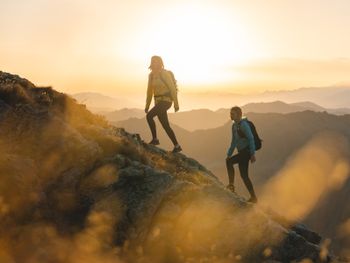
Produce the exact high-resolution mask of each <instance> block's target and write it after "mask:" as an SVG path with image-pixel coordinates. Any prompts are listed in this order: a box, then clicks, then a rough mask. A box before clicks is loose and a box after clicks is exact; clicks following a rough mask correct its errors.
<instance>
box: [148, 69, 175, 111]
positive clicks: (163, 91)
mask: <svg viewBox="0 0 350 263" xmlns="http://www.w3.org/2000/svg"><path fill="white" fill-rule="evenodd" d="M153 96H154V101H155V104H157V103H158V102H159V101H168V102H174V106H175V107H179V102H178V100H177V91H176V87H175V85H174V83H173V80H172V77H171V75H170V73H169V72H168V71H167V70H165V69H163V70H162V71H161V72H160V74H159V76H155V75H154V74H152V73H150V74H149V75H148V85H147V98H146V108H147V109H148V108H149V106H150V104H151V101H152V97H153Z"/></svg>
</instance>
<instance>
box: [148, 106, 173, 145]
mask: <svg viewBox="0 0 350 263" xmlns="http://www.w3.org/2000/svg"><path fill="white" fill-rule="evenodd" d="M171 104H172V103H171V102H168V101H159V102H157V103H156V105H155V106H154V107H153V108H152V109H151V110H150V111H149V112H148V113H147V115H146V118H147V122H148V125H149V127H150V129H151V132H152V138H153V139H156V138H157V130H156V123H155V122H154V120H153V118H154V117H155V116H158V119H159V121H160V123H161V124H162V126H163V128H164V130H165V131H166V133H167V134H168V136H169V138H170V140H171V141H172V142H173V144H174V145H177V144H178V143H177V140H176V136H175V133H174V131H173V130H172V129H171V127H170V125H169V120H168V114H167V110H168V109H169V108H170V107H171Z"/></svg>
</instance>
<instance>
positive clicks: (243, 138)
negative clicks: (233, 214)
mask: <svg viewBox="0 0 350 263" xmlns="http://www.w3.org/2000/svg"><path fill="white" fill-rule="evenodd" d="M230 117H231V120H233V121H234V122H233V124H232V141H231V145H230V147H229V149H228V151H227V157H226V168H227V174H228V178H229V184H228V185H227V187H226V188H227V189H229V190H231V191H232V192H234V191H235V186H234V178H235V170H234V168H233V165H234V164H238V168H239V171H240V175H241V177H242V179H243V182H244V184H245V186H246V187H247V189H248V191H249V193H250V199H248V202H251V203H257V201H258V199H257V197H256V194H255V191H254V188H253V184H252V182H251V181H250V179H249V176H248V167H249V161H250V162H252V163H254V162H255V161H256V158H255V151H256V150H258V149H260V148H261V139H260V138H259V136H258V134H257V132H256V129H255V126H254V124H253V123H252V122H251V121H249V120H248V119H247V118H242V110H241V108H240V107H237V106H235V107H232V108H231V110H230ZM235 148H237V150H238V153H237V154H235V155H233V156H232V154H233V151H234V150H235Z"/></svg>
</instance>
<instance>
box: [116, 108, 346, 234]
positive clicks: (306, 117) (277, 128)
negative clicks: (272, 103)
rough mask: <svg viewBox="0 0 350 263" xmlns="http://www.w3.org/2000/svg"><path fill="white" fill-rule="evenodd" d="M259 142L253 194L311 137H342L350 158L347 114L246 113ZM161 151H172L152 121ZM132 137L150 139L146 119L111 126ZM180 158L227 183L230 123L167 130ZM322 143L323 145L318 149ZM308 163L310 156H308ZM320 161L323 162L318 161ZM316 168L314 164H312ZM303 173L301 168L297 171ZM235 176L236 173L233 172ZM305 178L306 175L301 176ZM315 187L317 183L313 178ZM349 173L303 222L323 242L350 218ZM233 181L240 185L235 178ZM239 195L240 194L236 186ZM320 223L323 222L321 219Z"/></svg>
mask: <svg viewBox="0 0 350 263" xmlns="http://www.w3.org/2000/svg"><path fill="white" fill-rule="evenodd" d="M247 117H248V118H249V119H250V120H253V121H254V123H255V125H256V127H257V129H258V132H259V134H260V136H261V138H262V139H263V148H262V149H261V150H260V151H259V152H258V153H257V160H258V161H257V162H256V163H255V164H254V166H252V168H251V175H252V178H253V181H254V184H255V185H256V186H257V189H258V192H259V191H261V190H262V187H263V186H264V185H265V184H266V183H267V182H268V181H269V180H271V179H272V178H273V177H274V176H275V175H276V174H278V173H279V172H280V171H281V169H282V168H283V167H285V166H286V165H287V164H288V163H289V160H290V158H292V157H293V156H294V155H295V154H296V153H297V152H298V151H299V150H300V149H301V148H302V147H304V146H305V145H306V144H307V143H308V142H309V141H310V140H312V138H313V137H314V136H316V135H317V134H320V133H322V132H325V131H332V132H335V133H336V134H337V136H343V137H345V138H346V142H347V144H348V145H344V147H345V148H346V149H347V151H348V153H347V154H348V155H347V157H346V158H347V164H348V165H350V162H349V161H348V160H349V159H350V155H349V145H350V129H349V127H350V115H343V116H336V115H332V114H328V113H326V112H313V111H303V112H295V113H287V114H281V113H248V114H247ZM157 124H158V126H157V128H158V134H159V139H160V142H161V145H160V147H162V148H165V149H171V148H172V145H171V142H170V140H169V138H168V137H167V136H166V134H165V132H164V130H163V129H162V128H161V126H160V124H159V123H158V122H157ZM116 125H117V126H119V127H124V128H125V129H126V130H127V131H129V132H132V133H139V134H140V135H141V137H142V138H143V139H145V140H146V141H148V140H150V139H151V136H150V131H149V128H148V126H147V123H146V120H145V119H136V118H133V119H129V120H125V121H120V122H118V123H116ZM172 127H173V129H174V131H175V133H176V135H177V138H178V140H179V142H180V143H181V145H182V147H183V149H184V153H185V154H186V155H189V156H191V157H193V158H196V159H197V160H200V162H201V163H203V164H204V165H205V166H206V167H207V168H208V169H209V170H211V171H212V172H213V173H214V174H215V175H217V176H218V177H219V178H220V179H221V180H222V181H224V182H226V181H227V175H226V168H225V163H224V159H225V155H226V150H227V147H228V145H229V143H230V139H231V134H230V130H231V122H230V121H227V122H226V123H225V124H224V125H222V126H220V127H217V128H213V129H206V130H196V131H193V132H190V131H187V130H185V129H183V128H181V127H179V126H178V125H174V124H173V125H172ZM323 144H324V145H323ZM320 147H324V148H325V149H326V150H327V149H328V148H329V146H327V142H326V141H325V142H321V145H320ZM309 158H310V162H311V161H312V156H310V157H309ZM320 161H321V162H322V160H320ZM314 162H315V164H317V160H316V161H314ZM301 170H302V168H301ZM236 171H238V170H236ZM305 176H307V175H305ZM315 176H316V177H315V181H314V184H315V185H317V184H318V183H320V182H319V181H318V179H317V175H315ZM349 176H350V174H348V177H347V178H348V179H347V181H346V182H345V183H344V185H343V186H342V187H341V188H340V189H338V190H337V191H335V192H332V194H331V195H327V196H326V197H325V198H324V199H322V200H319V204H318V205H317V209H315V210H313V211H311V212H310V213H309V215H308V216H307V218H306V219H305V222H307V223H309V224H310V226H312V227H313V228H315V229H316V230H317V231H320V232H321V233H322V234H323V235H325V236H328V237H335V236H336V232H337V227H338V226H339V224H340V223H341V222H343V221H345V220H346V218H348V217H350V206H349V205H348V204H349V203H350V195H349V194H348V193H349V192H350V179H349V178H350V177H349ZM237 177H238V178H237V182H238V183H239V182H241V180H240V178H239V176H237ZM238 187H239V188H238V189H239V190H238V191H240V192H242V191H243V192H244V191H245V189H244V188H241V187H240V186H238ZM319 218H323V219H324V220H320V219H319Z"/></svg>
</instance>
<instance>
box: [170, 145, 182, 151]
mask: <svg viewBox="0 0 350 263" xmlns="http://www.w3.org/2000/svg"><path fill="white" fill-rule="evenodd" d="M181 151H182V148H181V146H180V145H176V146H174V149H173V150H172V152H173V153H178V152H181Z"/></svg>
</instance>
